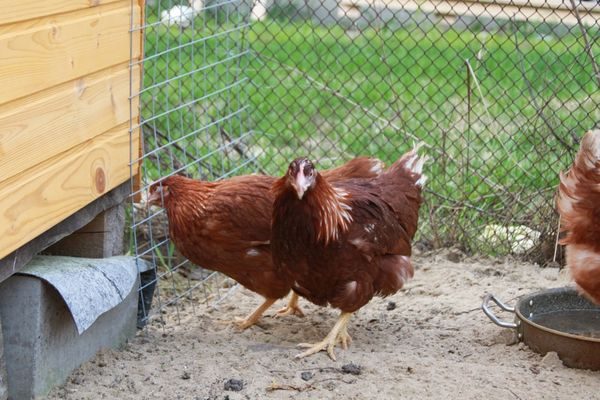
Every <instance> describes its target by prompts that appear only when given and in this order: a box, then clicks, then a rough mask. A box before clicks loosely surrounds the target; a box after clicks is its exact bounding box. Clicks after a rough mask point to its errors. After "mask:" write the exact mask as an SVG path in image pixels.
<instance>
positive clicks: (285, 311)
mask: <svg viewBox="0 0 600 400" xmlns="http://www.w3.org/2000/svg"><path fill="white" fill-rule="evenodd" d="M288 315H297V316H298V317H304V311H302V309H301V308H300V307H298V306H296V307H290V306H289V305H288V306H285V307H283V308H281V309H279V310H277V311H275V314H273V318H278V317H285V316H288Z"/></svg>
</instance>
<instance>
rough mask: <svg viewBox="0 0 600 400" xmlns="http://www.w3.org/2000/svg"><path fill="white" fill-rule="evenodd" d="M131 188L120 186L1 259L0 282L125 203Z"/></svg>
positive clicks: (128, 184) (126, 184) (127, 184)
mask: <svg viewBox="0 0 600 400" xmlns="http://www.w3.org/2000/svg"><path fill="white" fill-rule="evenodd" d="M130 186H131V185H130V183H129V182H125V183H122V184H120V185H119V186H117V187H116V188H114V189H113V190H111V191H110V192H108V193H107V194H105V195H104V196H100V197H98V198H97V199H96V200H94V201H92V202H91V203H89V204H88V205H86V206H85V207H83V208H82V209H81V210H79V211H77V212H76V213H75V214H73V215H71V216H69V217H67V218H66V219H65V220H64V221H61V222H60V223H58V224H56V225H54V226H53V227H52V228H50V229H48V230H47V231H45V232H44V233H42V234H41V235H39V236H37V237H35V238H33V239H32V240H30V241H28V242H27V243H26V244H25V245H23V246H21V247H19V248H18V249H16V250H14V251H13V252H12V253H10V254H9V255H7V256H6V257H4V258H2V259H0V282H2V281H3V280H5V279H6V278H8V277H9V276H11V275H13V274H14V273H16V272H19V271H20V270H21V269H22V268H23V267H24V266H25V265H27V263H28V262H29V261H31V259H32V258H33V257H34V256H35V255H36V254H38V253H39V252H40V251H42V250H44V249H45V248H47V247H48V246H50V245H52V244H54V243H56V242H58V241H59V240H61V239H62V238H64V237H66V236H67V235H70V234H71V233H73V232H75V231H76V230H78V229H80V228H81V227H83V226H85V225H86V224H88V223H89V222H90V221H92V220H93V219H94V217H96V215H98V214H99V213H101V212H103V211H105V210H108V209H109V208H111V207H114V206H116V205H118V204H121V203H123V202H124V201H125V199H127V196H128V195H129V193H130Z"/></svg>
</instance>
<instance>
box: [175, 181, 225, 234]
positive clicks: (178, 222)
mask: <svg viewBox="0 0 600 400" xmlns="http://www.w3.org/2000/svg"><path fill="white" fill-rule="evenodd" d="M213 189H214V184H212V183H210V182H202V181H195V180H191V179H190V180H189V181H185V182H178V184H177V185H170V186H169V198H168V200H166V201H165V209H166V211H167V216H168V217H169V222H170V224H169V226H170V227H172V226H187V225H188V224H189V221H190V219H192V218H202V217H203V215H204V213H205V212H206V206H205V205H206V201H207V200H208V199H209V198H210V197H211V196H212V193H213ZM173 222H174V223H173Z"/></svg>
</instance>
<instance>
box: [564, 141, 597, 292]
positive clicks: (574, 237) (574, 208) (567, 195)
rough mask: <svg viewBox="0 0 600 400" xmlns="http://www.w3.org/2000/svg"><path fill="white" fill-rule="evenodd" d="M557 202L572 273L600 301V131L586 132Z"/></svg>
mask: <svg viewBox="0 0 600 400" xmlns="http://www.w3.org/2000/svg"><path fill="white" fill-rule="evenodd" d="M556 203H557V206H558V211H559V213H560V216H561V221H560V222H561V230H562V231H565V232H566V236H565V237H564V238H563V239H562V241H561V244H565V245H566V262H567V266H568V267H569V270H570V272H571V276H572V277H573V279H574V280H575V283H577V286H578V288H579V290H580V291H581V292H582V293H583V294H585V295H586V297H588V298H589V299H590V300H592V301H594V302H595V303H597V304H600V130H595V131H589V132H587V133H586V134H585V136H584V137H583V140H582V141H581V146H580V148H579V152H578V153H577V156H576V158H575V161H574V163H573V166H572V167H571V169H570V170H569V171H568V172H567V173H566V174H563V173H561V174H560V186H559V194H558V197H557V202H556Z"/></svg>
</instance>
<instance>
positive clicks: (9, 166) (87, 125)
mask: <svg viewBox="0 0 600 400" xmlns="http://www.w3.org/2000/svg"><path fill="white" fill-rule="evenodd" d="M131 77H132V78H133V79H134V85H139V78H140V75H139V66H136V67H134V72H133V74H132V75H131ZM129 79H130V72H129V66H128V65H127V64H125V65H123V66H120V67H115V68H110V69H108V70H105V71H102V72H101V73H99V74H95V75H91V76H88V77H85V78H82V79H79V80H77V81H74V82H69V83H68V84H64V85H60V86H59V87H57V88H56V89H55V90H51V91H50V92H49V93H47V92H46V91H44V92H41V93H38V95H37V96H28V97H27V98H26V99H24V100H25V101H17V102H11V103H7V104H5V105H4V106H0V126H1V127H2V130H1V131H0V182H2V181H3V180H5V179H8V178H10V177H11V176H14V175H16V174H18V173H20V172H22V171H25V170H26V169H27V168H31V167H32V166H34V165H36V164H38V163H40V162H42V161H44V160H46V159H48V158H51V157H53V156H55V155H56V154H58V153H61V152H63V151H65V150H68V149H70V148H71V147H73V146H76V145H78V144H79V143H82V142H84V141H86V140H89V139H91V138H93V137H94V136H97V135H99V134H101V133H103V132H106V131H108V130H109V129H111V128H112V127H114V126H117V125H120V124H122V123H124V122H127V121H129V117H130V114H129V113H130V108H129V107H130V104H129V89H130V86H129ZM138 101H139V98H137V97H136V98H134V99H133V103H134V104H133V106H132V111H133V112H134V113H135V114H134V115H133V117H134V118H137V112H138Z"/></svg>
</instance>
